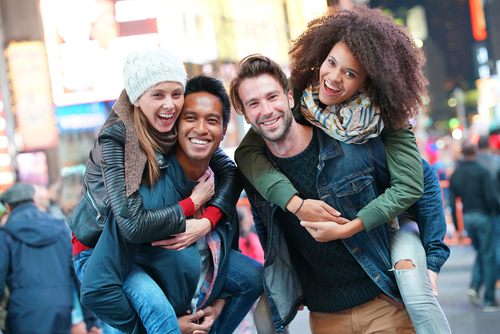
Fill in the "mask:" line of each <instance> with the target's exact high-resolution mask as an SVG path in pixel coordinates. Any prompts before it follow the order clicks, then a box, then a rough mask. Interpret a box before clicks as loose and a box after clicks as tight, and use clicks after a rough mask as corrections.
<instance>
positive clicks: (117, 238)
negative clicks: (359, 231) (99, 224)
mask: <svg viewBox="0 0 500 334" xmlns="http://www.w3.org/2000/svg"><path fill="white" fill-rule="evenodd" d="M139 248H140V245H134V244H131V243H129V242H127V240H126V239H125V237H124V236H123V234H122V233H121V232H120V230H119V228H118V226H117V224H116V221H115V220H114V219H109V218H108V220H107V221H106V223H105V225H104V230H103V233H102V234H101V237H100V238H99V242H98V243H97V245H96V247H95V249H94V251H93V253H92V256H91V257H90V259H89V260H88V264H87V267H86V269H85V275H84V276H83V280H82V286H81V303H82V305H83V306H85V307H86V308H87V309H88V310H89V311H91V312H92V313H94V314H95V315H96V316H97V317H99V318H100V319H102V320H104V321H105V322H106V323H108V324H110V325H112V326H113V327H115V328H116V329H118V330H119V331H120V332H124V333H129V334H139V333H140V334H142V333H146V329H145V328H144V326H143V325H142V323H141V319H140V318H139V316H138V315H137V313H136V312H135V310H134V309H133V308H132V306H131V305H130V303H129V301H128V300H127V297H126V296H125V293H124V292H123V289H122V287H123V283H124V282H125V278H126V277H127V275H128V272H129V270H130V267H131V266H132V263H133V259H134V257H135V255H136V254H137V252H138V251H139Z"/></svg>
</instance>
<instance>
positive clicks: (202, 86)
mask: <svg viewBox="0 0 500 334" xmlns="http://www.w3.org/2000/svg"><path fill="white" fill-rule="evenodd" d="M200 92H205V93H208V94H212V95H214V96H215V97H217V98H218V99H219V100H220V101H221V102H222V116H223V118H222V127H223V128H226V126H227V124H228V123H229V119H230V118H231V103H229V96H228V95H227V92H226V89H225V88H224V85H223V84H222V82H221V81H220V80H218V79H215V78H211V77H207V76H206V75H203V74H202V75H197V76H195V77H192V78H191V79H189V80H188V81H187V83H186V90H185V91H184V96H188V95H189V94H192V93H200Z"/></svg>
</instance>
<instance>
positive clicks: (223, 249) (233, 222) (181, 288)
mask: <svg viewBox="0 0 500 334" xmlns="http://www.w3.org/2000/svg"><path fill="white" fill-rule="evenodd" d="M230 111H231V107H230V103H229V97H228V96H227V93H226V91H225V89H224V86H223V85H222V83H221V82H220V81H218V80H217V79H214V78H210V77H206V76H197V77H194V78H191V79H190V80H189V81H188V82H187V84H186V90H185V100H184V106H183V109H182V113H181V114H180V115H179V118H178V120H177V143H176V146H175V148H174V149H173V150H172V151H170V152H169V153H167V154H165V155H163V156H162V157H161V158H159V162H160V163H161V169H160V170H161V174H160V178H159V180H158V181H157V182H156V183H155V184H154V186H153V187H147V186H145V185H141V187H140V193H141V195H142V197H143V203H144V207H145V208H146V209H148V210H152V209H155V208H158V207H162V206H165V205H169V204H172V203H177V202H181V201H182V200H185V199H186V198H188V197H189V194H190V193H191V191H192V189H193V188H194V187H195V186H196V184H197V183H198V182H196V180H198V179H199V178H200V176H201V175H203V173H205V172H206V170H207V168H208V163H209V161H210V159H211V158H213V154H214V152H215V151H216V150H217V149H218V148H219V144H220V142H221V141H222V139H223V137H224V134H225V130H226V126H227V124H228V123H229V117H230ZM215 186H216V187H217V186H218V184H217V179H216V180H215ZM234 196H239V193H235V194H234ZM201 212H202V208H200V209H198V210H196V211H195V210H194V208H192V209H191V212H190V213H189V216H193V217H194V218H195V219H198V221H197V222H196V224H197V225H198V226H199V229H198V230H197V231H196V232H197V233H186V232H185V233H179V234H175V235H173V236H172V237H171V238H169V239H166V240H159V241H155V242H153V243H152V244H142V245H134V244H131V243H129V242H128V241H127V240H126V239H125V238H124V236H123V234H122V233H121V232H120V230H119V229H118V228H117V225H116V222H115V220H114V218H113V217H112V216H111V215H112V213H111V214H110V216H109V217H108V220H107V222H106V225H105V227H104V231H103V233H102V235H101V236H100V238H99V242H98V243H97V245H96V247H95V249H94V251H93V254H92V256H91V257H90V259H89V260H88V262H87V263H88V264H87V265H86V269H85V275H84V276H83V280H82V304H83V305H85V306H86V307H87V308H88V309H89V310H90V311H92V312H93V313H94V314H96V315H97V316H98V317H100V318H101V319H103V320H106V322H107V323H108V324H109V325H111V326H113V327H114V328H116V329H118V330H120V331H122V332H127V333H130V332H134V333H143V332H145V331H146V330H147V332H148V333H167V332H168V333H174V332H175V333H178V332H179V331H180V332H182V333H193V332H206V333H208V332H209V331H211V330H212V328H213V329H215V332H216V333H218V334H224V333H233V332H234V330H235V329H236V327H237V326H238V324H239V323H240V322H241V320H242V319H243V318H244V317H245V315H246V314H247V313H248V311H249V310H250V308H251V307H252V306H253V304H254V302H255V300H256V299H257V298H258V297H259V296H260V295H261V293H262V291H263V287H262V276H261V274H262V273H261V266H260V263H259V262H257V261H255V260H253V259H251V258H249V257H247V256H245V255H243V254H241V253H240V252H238V251H237V250H238V237H239V234H238V220H237V216H236V214H234V215H233V216H232V217H224V218H222V219H221V220H220V221H219V219H217V220H215V221H219V223H217V224H215V226H213V225H212V223H211V222H210V221H208V222H204V221H203V219H199V218H200V217H201ZM138 267H140V268H138ZM146 274H147V275H146ZM146 276H147V277H146ZM151 278H152V279H153V280H154V282H150V281H151ZM131 282H134V283H131ZM151 283H153V284H151ZM160 288H161V290H160ZM157 290H159V291H158V293H157V294H156V295H155V294H152V292H154V291H157ZM162 293H163V294H164V295H163V294H162ZM132 294H133V298H135V300H133V302H131V303H130V304H129V302H128V301H127V297H128V298H129V299H128V300H129V301H130V299H131V298H130V295H132ZM165 296H166V298H165ZM167 298H168V300H167ZM165 303H167V304H169V305H167V306H165V305H164V304H165ZM131 304H132V305H131ZM137 305H139V306H137ZM158 305H163V306H165V307H164V308H161V307H159V306H158ZM132 307H135V310H136V311H137V312H135V311H134V309H132ZM170 310H171V311H170ZM172 314H173V315H172ZM212 331H213V330H212Z"/></svg>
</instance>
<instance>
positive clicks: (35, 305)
mask: <svg viewBox="0 0 500 334" xmlns="http://www.w3.org/2000/svg"><path fill="white" fill-rule="evenodd" d="M34 194H35V189H34V188H33V186H31V185H29V184H23V183H16V184H14V185H13V186H12V187H10V188H9V189H7V190H6V191H5V193H4V194H3V195H2V197H1V198H0V200H1V201H2V203H3V204H4V205H5V207H6V209H7V212H8V214H9V218H8V219H7V222H6V224H5V225H4V226H3V227H1V228H0V300H1V299H2V297H3V293H4V287H5V285H7V287H8V288H9V291H10V298H9V304H8V307H7V324H6V333H11V334H23V333H40V334H47V333H61V334H62V333H65V334H67V333H69V332H70V330H71V310H72V308H73V295H72V290H71V280H72V276H71V272H72V265H73V263H72V260H71V255H72V252H71V251H72V249H71V236H70V231H69V229H68V227H67V226H66V224H64V222H63V221H60V220H58V219H55V218H53V217H51V216H50V215H48V214H47V213H45V212H42V211H40V210H39V209H38V208H37V207H36V206H35V203H34V202H33V198H34Z"/></svg>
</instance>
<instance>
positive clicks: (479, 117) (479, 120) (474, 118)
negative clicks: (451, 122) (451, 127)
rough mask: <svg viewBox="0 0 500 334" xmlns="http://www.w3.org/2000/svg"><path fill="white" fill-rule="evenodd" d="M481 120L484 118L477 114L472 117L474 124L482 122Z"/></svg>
mask: <svg viewBox="0 0 500 334" xmlns="http://www.w3.org/2000/svg"><path fill="white" fill-rule="evenodd" d="M481 118H482V117H481V115H479V114H476V115H474V116H472V121H473V122H481Z"/></svg>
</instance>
